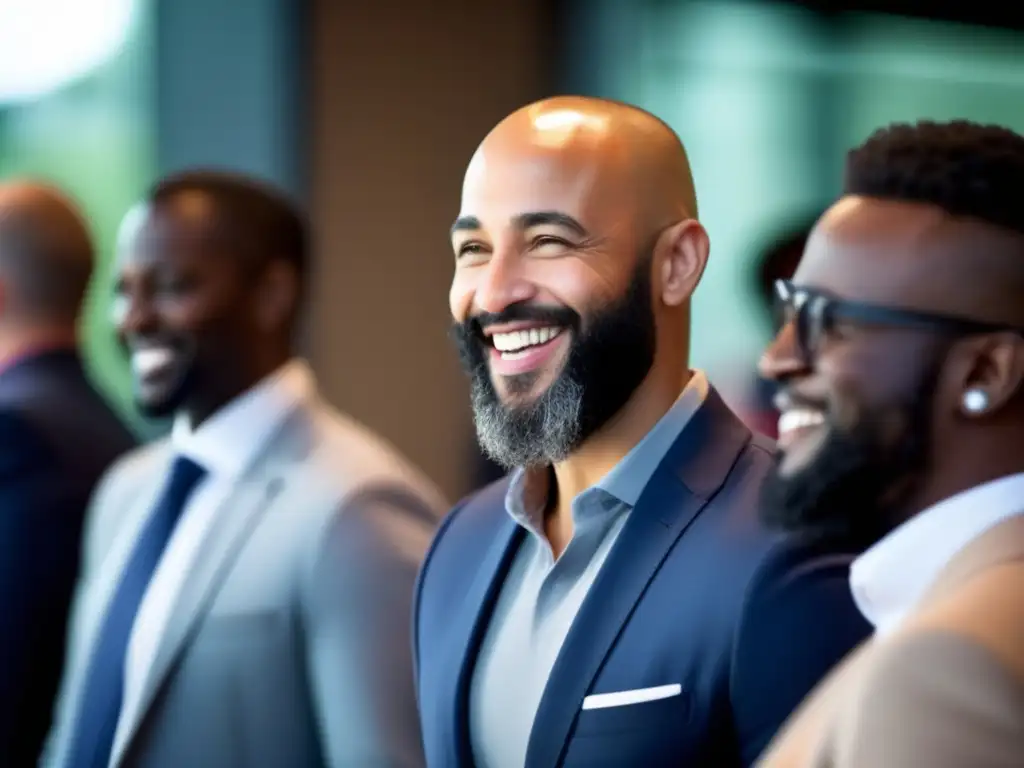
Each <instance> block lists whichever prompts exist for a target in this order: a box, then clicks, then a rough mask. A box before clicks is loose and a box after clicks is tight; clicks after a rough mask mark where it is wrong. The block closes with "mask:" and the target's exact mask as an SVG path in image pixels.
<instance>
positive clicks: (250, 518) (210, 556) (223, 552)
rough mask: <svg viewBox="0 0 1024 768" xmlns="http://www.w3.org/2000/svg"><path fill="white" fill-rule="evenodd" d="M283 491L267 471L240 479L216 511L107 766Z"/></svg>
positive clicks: (281, 484)
mask: <svg viewBox="0 0 1024 768" xmlns="http://www.w3.org/2000/svg"><path fill="white" fill-rule="evenodd" d="M283 487H284V481H283V480H282V479H281V477H280V476H278V475H276V474H273V473H272V474H271V477H270V479H268V478H267V476H266V475H265V474H263V475H262V477H260V478H257V477H251V478H249V479H246V480H243V481H242V482H241V483H240V485H239V487H238V488H236V489H235V490H234V491H233V492H232V494H231V497H230V498H229V499H228V500H227V501H225V502H224V504H223V505H222V506H221V508H220V509H219V510H218V511H217V514H216V520H215V522H214V524H213V527H212V528H211V529H210V531H209V532H208V533H207V535H206V538H205V539H204V541H203V543H202V544H201V545H200V550H199V552H198V554H197V555H196V558H195V560H194V565H193V568H192V570H191V572H190V573H189V575H188V578H187V579H186V580H185V583H184V584H183V585H182V589H181V592H180V594H179V595H178V597H177V599H176V601H175V604H174V608H173V610H172V612H171V616H170V619H169V620H168V623H167V627H166V629H165V631H164V635H163V637H162V638H161V640H160V645H159V647H158V648H157V653H156V657H155V659H154V661H153V665H152V666H151V667H150V669H149V672H148V674H147V676H146V678H145V680H144V682H143V685H142V694H141V696H140V697H139V700H138V704H137V706H135V707H134V708H133V709H132V710H131V711H129V712H125V713H123V717H125V718H126V723H127V725H126V727H125V728H124V729H123V731H122V732H121V734H120V736H121V738H118V740H117V741H116V742H115V744H114V747H113V752H112V758H113V759H112V762H111V765H118V764H119V761H120V760H121V759H122V757H123V756H124V752H125V750H126V749H127V747H128V745H129V744H130V743H131V739H132V737H133V736H134V735H135V732H136V731H137V729H138V727H139V724H140V723H141V721H142V719H143V718H144V717H145V713H146V711H147V710H148V709H149V707H150V705H151V704H152V702H153V699H154V697H155V696H156V693H157V691H158V690H159V688H160V686H161V685H162V684H163V682H164V680H165V679H166V678H167V674H168V672H169V671H170V669H171V667H172V666H173V664H174V662H175V660H176V659H177V658H178V655H179V654H180V653H181V651H182V650H183V648H184V647H185V645H186V644H187V641H188V639H189V637H190V636H191V633H192V631H193V630H194V629H195V627H196V623H197V620H198V619H199V618H200V617H201V616H203V615H204V614H205V612H206V610H207V609H208V608H209V605H210V601H211V599H212V598H213V596H214V595H215V594H216V589H217V587H218V586H219V584H220V583H221V581H222V580H223V579H224V577H225V576H226V575H227V572H228V570H229V569H230V567H231V565H232V564H233V563H234V561H235V558H236V557H237V556H238V553H239V551H240V550H241V548H242V545H243V544H244V543H245V541H246V539H247V538H248V536H249V534H251V533H252V531H253V530H254V529H255V527H256V524H257V523H258V522H259V520H260V519H261V517H262V516H263V513H264V511H265V510H266V509H267V507H268V505H269V504H270V503H271V502H272V501H273V500H274V499H275V498H276V497H277V496H278V495H279V494H280V492H281V490H282V488H283Z"/></svg>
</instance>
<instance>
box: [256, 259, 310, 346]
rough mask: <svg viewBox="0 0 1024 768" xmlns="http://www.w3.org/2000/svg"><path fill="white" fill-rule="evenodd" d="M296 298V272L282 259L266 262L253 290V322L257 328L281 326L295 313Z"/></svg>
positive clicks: (277, 327)
mask: <svg viewBox="0 0 1024 768" xmlns="http://www.w3.org/2000/svg"><path fill="white" fill-rule="evenodd" d="M298 300H299V280H298V274H297V273H296V271H295V267H293V266H292V265H291V264H289V263H288V262H286V261H284V260H283V259H273V260H272V261H270V263H268V264H267V266H266V268H265V269H264V271H263V276H262V277H261V278H260V282H259V285H258V287H257V290H256V304H255V313H256V323H257V325H258V326H259V328H260V329H261V330H264V331H274V330H277V329H279V328H282V327H284V326H286V325H288V324H289V323H291V321H292V319H293V318H294V317H295V312H296V309H297V305H298Z"/></svg>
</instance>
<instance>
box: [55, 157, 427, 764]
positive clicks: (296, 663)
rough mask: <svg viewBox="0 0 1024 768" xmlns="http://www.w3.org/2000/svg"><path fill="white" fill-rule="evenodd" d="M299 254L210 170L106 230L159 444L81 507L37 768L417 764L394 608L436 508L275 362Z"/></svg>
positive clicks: (286, 234) (283, 210)
mask: <svg viewBox="0 0 1024 768" xmlns="http://www.w3.org/2000/svg"><path fill="white" fill-rule="evenodd" d="M306 243H307V237H306V230H305V227H304V225H303V223H302V219H301V217H300V216H299V215H298V214H297V212H296V211H295V210H294V209H293V208H292V206H291V205H290V204H289V203H288V202H287V201H286V200H284V198H283V197H281V196H280V195H279V194H278V193H277V192H275V191H274V190H271V189H268V188H266V187H264V186H263V185H261V184H258V183H257V182H254V181H252V180H249V179H246V178H242V177H238V176H234V175H230V174H226V173H219V172H191V173H185V174H181V175H179V176H177V177H174V178H171V179H169V180H165V181H164V182H162V183H161V184H159V185H158V186H157V187H156V188H155V189H153V190H152V191H151V193H150V194H149V195H148V196H147V198H146V200H144V201H143V203H141V204H140V205H139V206H138V207H136V208H135V209H133V211H132V212H131V213H130V214H129V216H128V217H127V218H126V220H125V224H124V226H123V228H122V238H121V242H120V243H119V262H118V284H117V293H116V297H115V316H116V322H117V327H118V331H119V335H120V338H121V340H122V342H123V344H124V345H125V347H126V349H127V351H128V353H129V355H130V358H131V364H132V369H133V373H134V378H135V384H136V389H137V392H136V395H137V400H138V403H139V406H140V407H141V408H142V409H143V410H145V411H146V412H148V413H150V414H152V415H156V416H159V415H171V414H173V415H174V416H175V422H174V429H173V431H172V434H171V436H170V438H169V439H166V440H161V441H159V442H157V443H155V444H152V445H150V446H148V447H146V448H144V449H141V450H139V451H137V452H135V453H132V454H130V455H129V456H128V457H127V458H126V459H124V460H123V461H121V462H119V463H118V464H117V465H116V466H115V467H114V468H113V469H112V470H111V471H110V473H109V474H108V475H107V477H106V478H105V479H104V481H103V483H102V485H101V487H100V490H99V491H98V492H97V494H96V497H95V498H94V500H93V507H92V510H91V514H90V519H89V521H88V528H87V531H86V539H85V543H84V556H83V557H84V559H83V572H82V575H81V579H80V584H79V589H78V595H77V598H76V607H75V611H74V614H73V618H72V621H73V624H72V630H71V633H70V644H69V661H68V665H67V668H66V670H65V676H64V681H63V685H62V690H61V695H60V701H59V702H58V707H57V716H56V724H55V726H54V729H53V731H52V733H51V738H50V741H49V744H48V749H47V751H46V753H45V754H44V758H43V761H44V764H46V765H52V766H74V767H75V768H107V767H108V766H118V767H121V766H124V767H127V766H140V767H144V768H183V767H184V766H188V767H189V768H193V767H194V768H203V767H204V766H211V767H216V768H299V767H300V766H301V767H303V768H305V766H351V768H374V767H375V766H388V767H390V766H396V767H404V766H419V765H422V764H423V755H422V747H421V739H420V733H419V726H418V721H417V715H416V706H415V702H414V694H413V675H412V668H411V651H410V637H409V613H410V602H411V596H412V588H413V582H414V579H415V574H416V570H417V567H418V565H419V562H420V560H421V557H422V555H423V553H424V550H425V548H426V546H427V543H428V541H429V538H430V536H431V533H432V531H433V530H434V527H435V524H436V522H437V520H438V518H439V515H440V511H441V510H442V509H443V507H444V502H443V500H442V499H441V498H440V497H439V495H438V493H437V492H436V491H435V489H434V488H433V487H432V486H431V484H430V483H429V482H428V481H427V480H426V479H425V478H423V477H422V476H421V475H420V474H419V473H418V472H417V471H416V470H415V469H413V468H412V467H411V466H410V465H409V464H407V463H406V461H405V460H404V459H402V458H401V457H400V456H398V455H397V454H396V453H395V451H394V449H392V448H391V447H390V446H388V445H387V444H386V443H384V442H383V441H382V440H380V439H379V438H377V437H375V436H374V435H372V434H370V433H369V432H368V431H366V430H365V429H364V428H363V427H361V426H359V425H358V424H355V423H354V422H352V421H350V420H349V419H347V418H346V417H344V416H342V415H341V414H339V413H337V412H336V411H334V410H333V409H332V408H330V407H329V406H328V405H327V404H325V403H324V402H323V401H322V400H320V399H319V398H318V396H317V394H316V392H315V385H314V382H313V377H312V374H311V372H310V371H309V369H308V368H307V366H306V365H305V364H304V363H303V362H301V361H300V360H298V359H296V358H295V356H294V353H293V351H292V346H291V336H292V331H293V329H294V326H295V320H296V315H297V314H298V309H299V306H300V301H299V299H300V297H301V293H302V283H303V278H304V276H305V273H306V252H307V244H306Z"/></svg>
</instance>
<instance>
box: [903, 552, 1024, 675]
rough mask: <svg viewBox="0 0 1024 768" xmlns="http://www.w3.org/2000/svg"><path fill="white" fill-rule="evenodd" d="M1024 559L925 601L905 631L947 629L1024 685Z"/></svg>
mask: <svg viewBox="0 0 1024 768" xmlns="http://www.w3.org/2000/svg"><path fill="white" fill-rule="evenodd" d="M1022 594H1024V559H1020V560H1015V561H1007V562H1003V563H1000V564H998V565H995V566H993V567H990V568H987V569H985V570H984V571H982V572H980V573H978V574H976V575H975V576H973V577H972V578H970V579H968V580H967V581H966V582H965V583H964V584H962V585H961V586H960V587H959V588H958V589H955V590H953V591H952V592H950V593H949V594H948V595H946V596H945V597H943V598H941V599H936V600H934V601H933V602H931V603H930V604H928V605H927V606H926V607H925V608H924V609H923V610H922V611H921V612H920V613H919V614H918V615H917V616H915V617H914V618H913V619H912V620H911V621H910V622H908V625H907V631H908V632H910V633H913V632H928V631H939V632H947V633H950V634H953V635H956V636H958V637H961V638H963V639H965V640H967V641H970V642H972V643H975V644H976V645H978V646H979V647H981V648H984V649H985V650H986V651H987V652H988V653H990V654H992V656H993V657H994V658H996V659H998V661H999V662H1000V663H1001V664H1003V665H1004V666H1005V667H1006V668H1007V669H1008V670H1009V671H1011V672H1012V673H1013V674H1014V676H1015V677H1016V678H1017V679H1018V680H1019V681H1020V682H1021V685H1022V686H1024V601H1021V599H1020V596H1021V595H1022Z"/></svg>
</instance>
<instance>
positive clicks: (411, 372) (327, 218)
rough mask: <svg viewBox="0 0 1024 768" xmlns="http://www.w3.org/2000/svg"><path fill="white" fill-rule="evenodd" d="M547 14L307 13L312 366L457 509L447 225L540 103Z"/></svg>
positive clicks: (534, 0) (329, 3) (323, 6)
mask: <svg viewBox="0 0 1024 768" xmlns="http://www.w3.org/2000/svg"><path fill="white" fill-rule="evenodd" d="M546 5H547V4H546V3H544V2H543V0H486V2H479V1H478V2H472V0H462V2H459V1H458V0H420V1H419V2H415V1H414V0H406V1H405V2H393V1H392V2H388V0H379V1H378V2H351V1H349V0H316V1H315V2H314V3H313V11H312V18H311V19H310V21H311V26H312V35H313V51H312V53H311V57H310V58H311V65H312V67H313V87H312V111H311V120H312V126H311V132H312V151H311V152H310V153H309V161H310V164H311V206H312V218H313V221H314V222H315V225H314V235H315V238H316V241H317V253H318V262H317V277H316V281H315V286H314V289H313V306H312V312H311V316H310V318H309V319H310V325H309V327H310V341H309V347H310V355H311V359H312V362H313V365H314V367H315V368H316V370H317V372H318V375H319V377H320V381H321V386H322V388H323V389H324V391H325V393H326V394H327V396H328V398H329V399H331V400H332V401H333V402H334V403H335V404H337V405H338V406H340V407H341V408H342V409H344V410H345V411H347V412H348V413H350V414H352V415H353V416H355V417H356V418H358V419H360V420H361V421H363V422H364V423H366V424H368V425H369V426H371V427H373V428H374V429H375V430H377V431H378V432H380V433H381V434H383V435H384V436H385V437H387V438H388V439H390V440H391V441H393V442H394V443H395V444H396V445H398V447H399V448H401V449H402V450H403V451H404V452H405V453H406V454H407V455H408V456H409V457H410V458H412V459H413V460H414V461H415V462H417V463H418V464H419V465H420V466H421V467H423V469H424V470H425V471H426V472H427V473H429V474H430V475H431V476H432V477H433V478H434V479H435V480H436V481H437V482H438V483H439V484H440V485H441V487H442V488H443V489H444V490H445V491H446V492H447V493H448V494H449V495H450V496H451V497H452V498H453V499H454V498H455V497H457V496H458V495H461V494H462V493H464V492H465V491H466V490H468V489H469V487H470V483H471V472H472V467H471V456H472V452H471V447H470V445H471V444H470V441H471V440H472V439H473V432H472V425H471V421H470V412H469V407H468V396H467V390H466V384H465V381H464V378H463V376H462V374H461V373H460V372H459V370H458V366H457V362H456V359H455V355H454V352H453V350H452V348H451V344H450V342H449V341H448V339H447V336H446V333H447V329H448V326H449V322H450V318H449V315H448V285H449V281H450V279H451V270H452V254H451V251H450V250H449V246H448V227H449V226H450V224H451V222H452V220H453V219H454V217H455V215H456V213H457V211H458V205H459V190H460V186H461V182H462V172H463V170H464V168H465V164H466V162H467V161H468V160H469V158H470V155H471V154H472V152H473V150H474V148H475V147H476V145H477V144H478V143H479V141H480V140H481V139H482V138H483V136H484V135H485V134H486V132H487V130H488V129H489V128H490V127H491V126H492V125H493V124H494V123H495V122H497V121H498V120H499V119H501V117H502V116H504V115H505V114H507V113H508V112H510V111H512V110H513V109H515V108H516V107H518V106H520V105H522V104H525V103H527V102H529V101H532V100H533V99H535V98H538V97H540V96H543V95H544V92H545V90H546V83H547V79H548V78H547V74H548V72H547V70H548V62H547V61H546V60H545V58H546V57H545V55H544V53H543V52H544V51H546V50H548V49H549V44H548V43H549V40H550V39H551V36H550V34H549V32H548V31H549V30H550V24H551V19H550V15H549V13H548V12H547V10H546ZM483 9H486V10H483Z"/></svg>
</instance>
